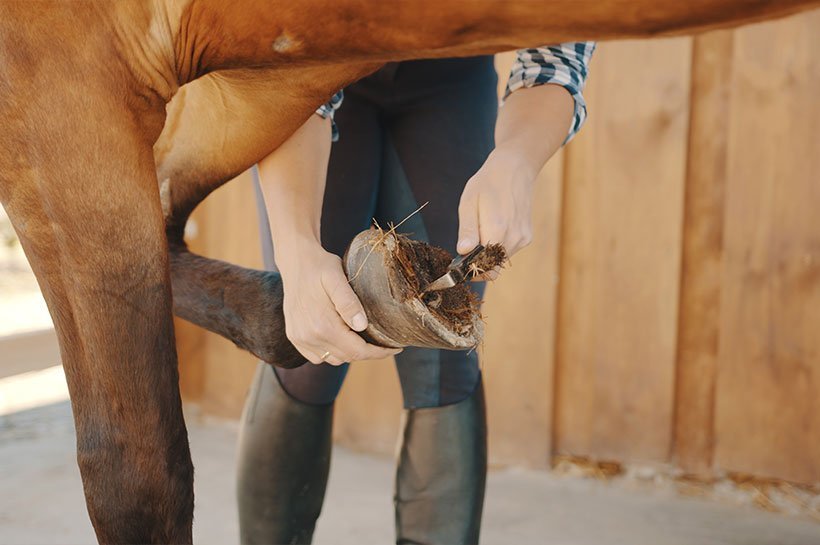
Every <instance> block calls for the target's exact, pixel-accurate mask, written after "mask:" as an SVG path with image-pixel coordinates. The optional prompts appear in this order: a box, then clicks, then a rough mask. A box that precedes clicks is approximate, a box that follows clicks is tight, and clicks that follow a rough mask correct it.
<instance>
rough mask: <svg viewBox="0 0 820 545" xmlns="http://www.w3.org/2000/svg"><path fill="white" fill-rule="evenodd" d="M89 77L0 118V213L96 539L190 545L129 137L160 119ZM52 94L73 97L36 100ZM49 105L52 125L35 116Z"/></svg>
mask: <svg viewBox="0 0 820 545" xmlns="http://www.w3.org/2000/svg"><path fill="white" fill-rule="evenodd" d="M65 77H71V76H70V75H68V74H66V75H65ZM76 77H78V78H81V77H82V76H80V75H78V76H76ZM88 79H89V78H86V80H85V81H83V82H75V81H72V82H70V83H66V84H65V86H64V87H59V86H56V85H55V86H50V87H49V86H44V87H38V88H37V89H35V90H34V91H36V92H34V91H32V93H30V94H29V96H28V97H25V98H21V99H17V100H18V102H17V103H16V104H13V105H12V106H13V109H12V108H9V109H2V108H0V110H3V111H2V112H0V113H2V114H3V116H4V117H3V118H4V119H5V120H6V121H8V124H7V125H6V126H5V127H4V130H3V131H2V133H0V201H2V203H3V204H4V205H5V207H6V209H7V211H8V213H9V216H10V218H11V220H12V223H13V225H14V226H15V229H16V230H17V233H18V234H19V236H20V240H21V243H22V245H23V248H24V250H25V252H26V255H27V257H28V259H29V261H30V262H31V265H32V267H33V269H34V272H35V274H36V275H37V279H38V281H39V283H40V286H41V289H42V291H43V294H44V296H45V298H46V301H47V303H48V306H49V310H50V312H51V315H52V318H53V320H54V324H55V327H56V330H57V335H58V337H59V341H60V349H61V354H62V360H63V366H64V368H65V372H66V378H67V381H68V387H69V391H70V394H71V403H72V409H73V412H74V420H75V425H76V433H77V458H78V463H79V466H80V473H81V475H82V479H83V487H84V491H85V497H86V503H87V507H88V511H89V514H90V517H91V521H92V524H93V526H94V529H95V531H96V533H97V537H98V539H99V541H100V542H103V543H190V542H191V521H192V515H193V466H192V464H191V458H190V453H189V448H188V440H187V433H186V429H185V424H184V421H183V417H182V407H181V402H180V396H179V387H178V373H177V360H176V351H175V346H174V335H173V323H172V319H171V288H170V281H169V274H168V254H167V243H166V240H165V234H164V229H163V215H162V211H161V207H160V201H159V195H158V191H157V182H156V176H155V168H154V161H153V155H152V150H151V142H152V141H153V138H150V137H146V136H145V135H144V133H145V132H146V131H145V129H144V127H142V126H141V125H140V124H141V123H142V122H143V121H144V120H145V119H146V117H151V116H153V115H155V112H156V111H159V112H162V110H161V109H159V110H157V108H152V109H151V111H150V112H146V111H144V110H143V111H135V107H134V104H133V103H131V104H129V103H126V102H125V101H123V103H118V101H119V100H122V99H121V98H117V97H122V96H128V89H116V88H115V89H97V88H95V85H94V84H93V82H89V81H88ZM41 89H42V91H41ZM61 89H71V90H74V89H82V90H81V91H79V92H68V93H65V94H64V95H61V96H59V97H49V96H45V97H40V96H38V94H37V93H40V94H44V95H47V94H49V93H52V94H58V93H59V92H60V90H61ZM55 98H57V99H59V101H58V102H57V104H59V106H60V108H61V109H60V112H59V115H51V114H50V111H49V110H50V109H49V108H48V107H47V104H45V102H51V100H52V99H55ZM23 100H26V102H23ZM136 103H137V107H136V108H141V107H142V106H143V105H144V102H141V101H137V102H136ZM161 106H162V104H161V103H159V105H158V108H161ZM159 115H160V120H161V113H160V114H159Z"/></svg>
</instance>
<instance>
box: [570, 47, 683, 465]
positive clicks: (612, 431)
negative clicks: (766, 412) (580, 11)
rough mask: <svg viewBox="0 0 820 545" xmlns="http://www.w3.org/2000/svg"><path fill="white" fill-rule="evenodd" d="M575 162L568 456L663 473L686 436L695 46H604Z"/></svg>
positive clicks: (573, 147)
mask: <svg viewBox="0 0 820 545" xmlns="http://www.w3.org/2000/svg"><path fill="white" fill-rule="evenodd" d="M596 57H597V58H594V59H593V62H592V68H591V70H590V74H591V76H590V81H589V86H588V90H587V93H586V94H587V98H588V100H589V103H590V113H591V117H590V122H589V124H588V126H587V127H586V128H585V130H584V131H582V133H581V135H580V136H579V137H578V138H577V139H576V141H575V142H573V143H572V144H571V145H570V147H569V149H568V150H567V154H566V158H565V178H564V205H563V218H564V219H563V227H562V233H563V236H562V244H561V246H562V258H561V261H562V262H561V286H560V294H559V311H558V312H559V314H558V315H559V323H558V341H557V362H556V363H557V376H556V385H557V388H556V414H555V445H556V450H557V451H558V452H560V453H572V454H583V455H590V456H594V457H596V458H608V459H613V458H614V459H620V460H633V461H634V460H654V461H663V460H667V459H668V457H669V450H670V446H671V437H672V420H673V414H672V413H673V404H674V402H673V397H674V369H675V346H676V338H677V314H678V286H679V277H680V252H681V249H680V247H681V225H682V209H683V187H684V171H685V166H686V136H687V125H688V113H689V109H688V105H689V76H690V65H691V39H689V38H676V39H668V40H657V41H647V42H635V41H632V42H621V43H606V44H602V45H601V46H600V48H599V51H598V52H597V53H596Z"/></svg>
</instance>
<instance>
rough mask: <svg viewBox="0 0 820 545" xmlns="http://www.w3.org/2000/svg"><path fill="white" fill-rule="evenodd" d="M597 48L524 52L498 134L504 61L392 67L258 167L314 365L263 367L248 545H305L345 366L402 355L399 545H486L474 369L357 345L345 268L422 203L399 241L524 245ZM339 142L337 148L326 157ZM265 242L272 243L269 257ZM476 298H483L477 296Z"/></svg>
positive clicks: (323, 111) (253, 410)
mask: <svg viewBox="0 0 820 545" xmlns="http://www.w3.org/2000/svg"><path fill="white" fill-rule="evenodd" d="M593 49H594V44H592V43H578V44H563V45H560V46H554V47H549V48H547V47H544V48H538V49H530V50H522V51H519V52H518V55H517V61H516V63H515V65H514V67H513V70H512V74H511V77H510V81H509V83H508V90H507V94H508V96H507V99H506V103H505V106H504V107H503V108H502V109H501V114H500V115H499V116H498V126H497V127H496V126H495V125H496V123H495V122H496V114H497V95H496V83H497V81H496V72H495V69H494V66H493V57H491V56H484V57H475V58H466V59H443V60H424V61H407V62H402V63H393V64H388V65H387V66H385V67H384V68H382V69H381V70H379V71H378V72H376V73H374V74H373V75H371V76H369V77H367V78H365V79H363V80H361V81H359V82H357V83H356V84H354V85H352V86H350V87H348V88H347V89H346V90H345V95H344V97H345V98H344V106H342V107H341V108H339V104H340V102H341V97H340V96H339V95H337V97H334V100H333V101H331V103H330V104H329V105H327V106H325V107H323V108H320V110H319V111H318V112H317V113H318V114H319V115H317V116H313V117H312V118H311V119H309V120H308V121H307V122H306V123H305V124H304V125H303V126H302V127H301V128H300V129H299V130H298V131H297V132H296V133H295V134H294V135H293V136H292V137H291V138H290V139H289V140H288V141H287V142H286V143H285V144H284V145H282V146H281V147H280V148H279V149H277V150H276V151H275V152H273V153H272V154H271V155H270V156H268V157H267V158H266V159H265V160H263V161H262V162H261V163H260V164H259V169H260V177H261V186H262V189H263V193H264V196H265V203H266V209H267V210H266V211H267V215H268V217H269V218H270V228H271V229H270V231H271V235H272V239H273V246H274V247H275V248H276V265H277V266H278V269H279V271H280V273H281V275H282V280H283V283H284V289H285V300H284V309H285V321H286V324H287V335H288V338H289V339H290V340H291V342H293V344H294V345H295V346H296V348H297V349H298V350H299V351H300V352H301V353H302V355H304V356H305V358H306V359H307V360H309V361H310V362H312V363H314V364H316V365H305V366H302V367H300V368H297V369H290V370H287V369H274V368H272V367H271V366H268V365H264V364H262V365H260V367H259V369H258V370H257V375H256V378H255V380H254V384H253V385H252V387H251V393H250V395H249V399H248V402H247V404H246V407H245V415H244V417H243V428H242V432H241V437H240V467H239V488H238V498H239V508H240V527H241V534H242V541H243V543H309V542H310V540H311V537H312V534H313V529H314V526H315V522H316V519H317V518H318V516H319V512H320V510H321V506H322V501H323V498H324V492H325V485H326V482H327V475H328V469H329V462H330V450H331V422H332V413H333V401H334V400H335V398H336V395H337V394H338V392H339V389H340V388H341V385H342V381H343V380H344V377H345V374H346V372H347V366H348V365H347V364H346V363H344V362H347V361H351V360H361V359H370V358H381V357H386V356H388V355H396V368H397V370H398V373H399V379H400V382H401V386H402V393H403V397H404V406H405V409H406V415H405V418H404V431H403V441H402V447H401V452H400V455H399V465H398V469H397V475H396V493H395V504H396V534H397V538H396V541H397V543H425V544H426V543H442V544H454V543H477V542H478V536H479V528H480V521H481V510H482V505H483V499H484V483H485V476H486V422H485V410H484V400H483V390H482V386H481V374H480V371H479V366H478V357H477V354H476V352H475V351H460V352H456V351H440V350H431V349H420V348H406V349H405V350H404V351H401V353H400V354H399V353H398V352H399V351H394V350H388V349H384V348H381V347H376V346H373V345H369V344H367V343H365V342H364V341H363V340H362V339H361V338H360V337H359V336H358V335H357V334H356V333H355V332H356V331H361V330H363V329H364V328H365V327H366V326H367V318H366V316H365V314H364V311H363V309H362V307H361V304H360V303H359V301H358V299H357V298H356V296H355V294H354V293H353V291H352V290H351V289H350V286H349V285H348V283H347V280H346V277H345V276H344V273H343V271H342V267H341V261H340V258H339V256H341V255H342V253H343V252H344V250H345V248H346V247H347V245H348V243H349V242H350V241H351V240H352V238H353V237H354V236H355V235H356V234H357V233H358V232H359V231H361V230H363V229H367V228H368V226H369V225H370V222H371V219H372V218H374V217H375V218H376V219H377V220H378V222H379V223H380V224H381V225H386V224H388V223H389V222H394V223H398V222H399V221H400V220H402V219H403V218H405V217H407V216H408V215H409V214H411V213H412V212H413V211H414V210H416V209H417V208H418V207H419V206H420V205H421V204H424V203H429V204H427V206H426V207H424V209H423V210H422V211H421V212H420V213H419V214H417V215H415V216H413V217H411V218H410V219H409V220H408V221H407V222H406V223H404V224H403V225H402V226H401V230H402V231H404V232H409V233H413V237H414V238H417V239H422V240H425V241H427V242H430V243H432V244H434V245H437V246H441V247H444V248H446V249H448V250H450V251H451V252H454V251H456V250H457V251H458V252H459V253H462V254H464V253H467V252H469V251H470V250H471V249H473V248H474V247H475V246H476V245H477V244H478V243H479V242H481V243H484V244H486V243H487V242H499V243H502V244H503V245H504V247H505V249H506V250H507V252H508V254H509V255H513V254H514V253H515V252H516V251H517V250H519V249H520V248H522V247H523V246H525V245H526V244H528V243H529V241H530V238H531V213H530V209H531V197H532V190H533V187H532V186H533V183H534V181H535V178H536V175H537V174H538V172H539V171H540V170H541V168H542V167H543V166H544V164H545V163H546V161H547V160H548V159H549V157H551V156H552V155H553V153H555V151H556V150H557V149H559V148H560V146H561V145H562V143H563V142H565V141H568V140H569V139H570V138H571V137H572V136H573V135H574V134H575V132H576V131H577V130H578V129H579V128H580V126H581V124H582V122H583V120H584V117H585V115H586V110H585V105H584V101H583V97H582V95H581V92H582V89H583V84H584V81H585V78H586V73H587V70H586V63H587V61H588V60H589V58H590V56H591V54H592V51H593ZM544 83H551V84H553V85H541V84H544ZM519 89H525V90H524V91H519ZM335 109H338V111H336V113H335V123H336V125H335V126H333V125H332V123H331V121H330V119H329V118H330V117H331V115H330V114H331V113H332V112H333V110H335ZM336 127H338V131H339V133H340V134H341V138H339V140H338V142H337V143H335V144H334V145H333V146H332V150H331V139H332V136H333V137H334V138H335V134H336ZM494 134H495V144H494V138H493V137H494ZM494 146H495V147H494ZM465 184H466V185H465ZM320 218H321V222H320ZM320 223H321V224H320ZM270 238H271V237H270V236H267V233H264V234H263V244H264V243H265V242H268V241H270ZM266 255H272V254H271V253H270V252H269V251H268V252H267V253H266ZM268 261H269V262H268V263H266V265H267V266H269V267H272V266H273V263H271V262H270V259H268ZM473 289H474V290H475V291H476V292H477V293H478V294H479V295H481V293H483V283H474V284H473Z"/></svg>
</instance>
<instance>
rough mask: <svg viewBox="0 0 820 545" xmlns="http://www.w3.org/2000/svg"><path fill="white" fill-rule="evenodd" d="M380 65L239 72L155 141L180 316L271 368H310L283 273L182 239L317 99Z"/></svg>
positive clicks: (174, 104)
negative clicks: (291, 329) (207, 205)
mask: <svg viewBox="0 0 820 545" xmlns="http://www.w3.org/2000/svg"><path fill="white" fill-rule="evenodd" d="M375 68H376V65H372V64H371V65H368V66H361V65H360V66H344V67H342V66H334V67H321V68H319V67H301V68H290V69H283V68H280V69H276V70H255V71H252V72H238V71H234V72H232V73H227V74H214V75H210V76H205V77H203V78H200V79H199V80H196V81H194V82H192V83H190V84H188V85H186V86H184V87H183V88H182V89H180V91H179V93H178V94H177V95H176V96H175V97H174V99H173V100H172V101H171V103H170V104H169V105H168V118H167V122H166V125H165V129H164V131H163V133H162V135H161V136H160V138H159V140H158V141H157V143H156V144H155V145H154V154H155V157H156V162H157V175H158V178H159V180H160V192H161V195H162V199H163V208H164V212H165V216H166V222H167V233H168V241H169V247H170V255H171V257H170V262H171V278H172V282H173V291H174V312H175V313H176V314H177V315H178V316H180V317H181V318H184V319H186V320H189V321H191V322H193V323H195V324H197V325H199V326H202V327H204V328H206V329H209V330H211V331H214V332H216V333H218V334H220V335H222V336H224V337H226V338H228V339H230V340H231V341H233V342H234V343H235V344H236V345H237V346H239V347H240V348H244V349H246V350H248V351H250V352H252V353H253V354H255V355H256V356H258V357H259V358H261V359H262V360H264V361H267V362H269V363H273V364H276V365H278V366H281V367H296V366H298V365H301V364H303V363H304V362H305V359H304V357H303V356H302V355H301V354H299V352H298V351H297V350H296V348H294V347H293V345H292V344H291V343H290V342H289V341H288V339H287V337H286V336H285V325H284V317H283V313H282V297H283V293H282V282H281V280H280V277H279V275H278V273H275V272H270V271H256V270H251V269H246V268H243V267H239V266H236V265H232V264H229V263H225V262H222V261H217V260H213V259H208V258H206V257H203V256H199V255H196V254H193V253H191V252H189V251H188V250H187V247H186V245H185V243H184V241H183V238H182V237H183V232H184V226H185V223H186V221H187V220H188V217H189V215H190V213H191V212H192V211H193V209H194V208H195V207H196V206H197V205H198V204H199V203H200V202H201V201H202V200H203V199H204V198H205V197H206V196H207V195H208V194H210V193H211V192H212V191H213V190H214V189H216V188H217V187H219V186H221V185H222V184H223V183H225V182H226V181H228V180H229V179H231V178H233V177H235V176H236V175H237V174H239V173H240V172H242V171H244V170H246V169H247V168H249V167H250V166H251V165H253V164H254V163H255V162H256V161H258V160H259V159H261V158H262V157H264V156H265V155H266V154H267V153H268V152H270V151H271V150H273V149H275V148H276V147H277V146H278V145H279V144H281V143H282V142H283V141H284V140H285V139H286V138H287V137H288V136H289V135H290V134H291V133H292V132H293V131H295V130H296V128H298V127H299V126H300V125H301V124H302V123H303V122H304V120H305V119H307V117H308V116H310V115H311V114H312V112H313V111H314V110H315V105H316V104H317V103H320V102H322V101H323V100H327V99H328V98H329V97H330V96H331V95H332V94H333V93H334V92H335V91H337V90H338V89H340V88H341V87H343V86H344V85H346V84H347V83H349V82H350V81H351V80H353V79H356V78H357V77H360V76H362V75H364V74H366V73H367V72H369V71H372V70H373V69H375ZM295 89H298V90H299V92H298V93H296V92H294V90H295Z"/></svg>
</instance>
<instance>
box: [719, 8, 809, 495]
mask: <svg viewBox="0 0 820 545" xmlns="http://www.w3.org/2000/svg"><path fill="white" fill-rule="evenodd" d="M818 28H820V12H816V11H815V12H813V13H809V14H805V15H802V16H799V17H794V18H790V19H787V20H784V21H779V22H774V23H766V24H762V25H757V26H754V27H749V28H744V29H741V30H738V31H737V32H736V34H735V47H734V75H733V83H732V85H733V96H732V116H731V119H730V140H729V166H728V181H727V209H726V215H727V219H726V229H725V250H724V261H723V293H722V298H721V314H722V320H721V335H720V368H719V371H718V382H717V391H718V396H717V405H716V437H717V444H716V451H715V456H716V463H717V465H718V466H719V467H720V468H722V469H726V470H731V471H740V472H747V473H753V474H757V475H762V476H771V477H778V478H783V479H789V480H794V481H800V482H818V481H820V214H818V203H820V147H818V143H820V101H818V89H820V59H818V57H817V52H818V51H820V32H818Z"/></svg>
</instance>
